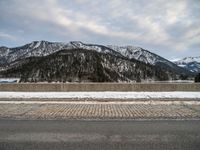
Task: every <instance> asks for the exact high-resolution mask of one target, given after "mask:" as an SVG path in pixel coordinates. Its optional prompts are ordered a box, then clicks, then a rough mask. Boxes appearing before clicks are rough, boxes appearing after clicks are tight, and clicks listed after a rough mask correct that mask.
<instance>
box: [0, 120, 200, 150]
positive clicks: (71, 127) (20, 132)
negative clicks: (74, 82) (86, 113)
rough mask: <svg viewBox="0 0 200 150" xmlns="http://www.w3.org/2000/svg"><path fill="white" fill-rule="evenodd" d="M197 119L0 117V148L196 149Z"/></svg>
mask: <svg viewBox="0 0 200 150" xmlns="http://www.w3.org/2000/svg"><path fill="white" fill-rule="evenodd" d="M199 147H200V120H188V121H180V120H179V121H176V120H157V121H156V120H152V121H150V120H149V121H136V120H135V121H120V120H119V121H117V120H112V121H106V120H104V121H94V120H85V121H84V120H82V121H81V120H24V121H22V120H0V150H11V149H12V150H23V149H24V150H36V149H37V150H51V149H53V150H58V149H67V150H79V149H80V150H82V149H85V150H104V149H108V150H122V149H123V150H124V149H130V150H133V149H134V150H137V149H140V150H165V149H166V150H199Z"/></svg>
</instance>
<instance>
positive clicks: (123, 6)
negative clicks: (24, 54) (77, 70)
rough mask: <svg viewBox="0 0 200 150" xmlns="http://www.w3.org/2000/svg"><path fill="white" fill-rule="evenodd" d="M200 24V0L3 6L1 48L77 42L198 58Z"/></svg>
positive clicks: (46, 1)
mask: <svg viewBox="0 0 200 150" xmlns="http://www.w3.org/2000/svg"><path fill="white" fill-rule="evenodd" d="M199 18H200V0H0V45H1V46H2V45H4V46H8V47H13V46H20V45H22V44H25V43H29V42H31V41H35V40H48V41H61V42H68V41H74V40H75V41H83V42H86V43H97V44H104V45H110V44H114V45H134V46H140V47H143V48H145V49H148V50H150V51H152V52H155V53H157V54H159V55H161V56H163V57H166V58H168V59H176V58H181V57H185V56H197V55H198V56H200V19H199Z"/></svg>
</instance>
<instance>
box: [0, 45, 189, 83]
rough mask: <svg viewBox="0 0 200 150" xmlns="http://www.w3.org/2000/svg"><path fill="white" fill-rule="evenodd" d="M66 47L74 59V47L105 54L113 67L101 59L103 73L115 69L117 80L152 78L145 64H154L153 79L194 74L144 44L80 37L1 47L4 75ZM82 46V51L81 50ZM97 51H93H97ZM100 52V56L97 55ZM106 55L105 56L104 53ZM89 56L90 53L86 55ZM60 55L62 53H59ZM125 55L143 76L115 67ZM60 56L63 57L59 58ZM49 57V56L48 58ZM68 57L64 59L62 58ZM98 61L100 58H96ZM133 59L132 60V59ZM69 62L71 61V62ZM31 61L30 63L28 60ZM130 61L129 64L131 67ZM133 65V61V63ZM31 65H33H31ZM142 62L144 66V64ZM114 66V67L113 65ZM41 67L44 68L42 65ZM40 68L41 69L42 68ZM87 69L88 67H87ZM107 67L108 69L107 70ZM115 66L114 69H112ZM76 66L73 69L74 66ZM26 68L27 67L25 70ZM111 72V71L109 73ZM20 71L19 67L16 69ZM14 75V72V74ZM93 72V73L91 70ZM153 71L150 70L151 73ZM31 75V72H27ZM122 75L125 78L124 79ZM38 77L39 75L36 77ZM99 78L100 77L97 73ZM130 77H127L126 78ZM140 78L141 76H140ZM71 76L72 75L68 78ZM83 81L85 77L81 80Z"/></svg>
mask: <svg viewBox="0 0 200 150" xmlns="http://www.w3.org/2000/svg"><path fill="white" fill-rule="evenodd" d="M63 50H64V51H65V53H66V52H67V51H68V52H69V53H70V55H68V54H67V59H71V60H74V59H76V58H74V56H73V55H75V53H73V50H74V51H76V52H77V53H78V52H80V53H81V52H83V51H85V52H84V53H82V54H83V55H85V56H87V55H86V54H85V53H90V52H91V55H92V56H95V57H99V58H102V59H103V58H104V59H106V60H107V61H108V64H107V65H108V66H109V65H111V64H112V65H111V66H112V67H108V68H106V67H105V66H103V65H105V64H104V63H103V62H104V61H103V60H101V61H100V62H101V63H102V64H101V65H102V66H103V67H102V66H101V65H99V66H101V67H100V69H101V71H103V72H104V73H105V74H104V73H102V75H103V76H106V74H107V75H108V76H109V78H110V79H111V78H112V77H111V74H112V73H113V72H115V73H114V74H115V75H114V76H118V77H117V78H116V79H115V80H114V81H115V82H117V81H118V80H120V81H123V80H124V81H126V82H129V81H131V80H134V81H136V80H137V81H141V80H146V79H149V80H151V79H150V78H149V76H148V75H146V72H145V70H142V69H141V68H145V67H144V66H146V67H147V68H148V66H152V68H151V67H150V68H151V69H150V70H151V71H149V72H151V73H153V72H154V75H151V78H152V80H154V77H155V80H157V79H161V80H163V79H166V80H167V79H169V80H170V79H177V78H179V76H181V75H184V76H190V75H192V73H191V72H189V71H187V70H186V69H184V68H181V67H179V66H177V65H176V64H174V63H172V62H170V61H168V60H167V59H165V58H163V57H161V56H159V55H156V54H155V53H152V52H150V51H148V50H145V49H143V48H140V47H134V46H121V47H120V46H104V45H98V44H85V43H83V42H81V41H71V42H69V43H63V42H48V41H33V42H31V43H28V44H25V45H23V46H20V47H15V48H7V47H1V48H0V58H1V60H2V61H0V66H1V70H2V71H3V73H4V75H5V71H8V72H9V70H13V68H14V69H17V68H18V69H19V68H20V67H21V66H23V65H24V64H25V66H26V64H27V63H28V62H29V58H30V59H32V58H35V60H36V61H38V60H40V58H46V57H48V56H49V58H51V55H54V54H55V55H56V54H58V55H59V54H60V53H59V52H60V51H63ZM78 50H80V51H78ZM93 52H94V53H95V54H94V53H93ZM97 54H98V56H97ZM104 55H105V56H104ZM106 55H109V56H110V55H111V56H112V59H111V57H110V58H107V57H106ZM76 56H77V57H79V55H78V54H76ZM55 57H56V56H55ZM87 57H89V56H87ZM57 58H58V59H59V56H58V57H57ZM119 58H120V59H123V61H122V60H121V61H122V62H124V61H125V60H126V61H125V62H126V63H124V64H126V65H127V64H129V65H130V66H131V64H132V63H133V62H134V63H135V65H136V64H137V65H136V66H140V67H141V68H140V69H139V68H137V70H140V71H139V72H141V73H142V72H143V73H142V74H145V75H144V76H143V75H141V76H140V73H139V72H137V73H138V75H136V74H134V73H133V72H132V71H131V70H129V72H132V75H133V74H134V75H133V78H132V77H130V76H127V74H128V73H127V72H126V71H125V70H124V71H123V72H124V73H125V74H126V75H125V76H123V75H120V74H121V73H120V72H119V70H120V68H117V69H116V68H115V65H116V66H117V67H121V68H123V67H122V66H120V65H117V64H118V62H117V61H114V60H115V59H119ZM60 59H61V58H60ZM81 60H82V59H80V60H77V62H79V63H77V64H79V65H76V67H77V68H82V66H81ZM88 60H89V61H91V60H92V59H89V58H88ZM49 61H50V60H49ZM63 61H65V60H63ZM95 61H97V60H95ZM95 61H94V63H96V64H98V63H97V62H95ZM129 61H130V62H132V63H129ZM113 62H114V63H115V65H114V64H113ZM59 63H60V65H62V62H59ZM68 63H70V62H68ZM29 64H30V63H29ZM86 64H87V65H88V64H89V65H90V66H91V67H93V68H95V66H94V64H93V62H90V63H86ZM129 65H128V68H129V67H130V66H129ZM132 65H133V64H132ZM31 66H32V65H31ZM142 66H143V67H142ZM41 67H43V68H46V67H45V66H41ZM69 68H70V67H69V66H67V68H66V69H69ZM88 68H89V66H88V67H87V69H88ZM114 68H115V69H114ZM155 68H159V69H160V70H161V72H162V73H161V74H162V75H163V77H161V76H159V75H155V72H156V69H155ZM40 69H42V68H40ZM40 69H39V70H40ZM87 69H86V70H87ZM105 69H106V70H107V71H105ZM113 69H114V70H113ZM132 69H133V70H135V68H134V67H133V66H132ZM32 70H34V68H32ZM72 70H73V69H72ZM94 70H95V69H94ZM52 71H54V72H55V68H52ZM73 71H74V72H76V71H75V70H73ZM25 72H26V71H25ZM60 72H61V73H62V75H63V76H65V75H64V73H63V72H62V71H60ZM110 72H112V73H111V74H110ZM164 72H165V75H164ZM1 73H2V72H0V75H1ZM16 73H17V71H16ZM33 74H35V72H33ZM7 75H8V76H10V75H9V74H7ZM12 75H14V74H12ZM90 75H91V74H90ZM149 75H150V74H149ZM28 76H30V75H28ZM28 76H27V78H28ZM120 76H123V80H121V78H120ZM136 76H140V77H136ZM142 76H143V77H142ZM34 78H36V77H34ZM96 78H98V77H96ZM109 78H108V79H109ZM125 78H127V79H125ZM139 78H140V79H139ZM108 79H106V81H108ZM67 80H69V79H67ZM81 81H82V80H81ZM109 81H112V80H109Z"/></svg>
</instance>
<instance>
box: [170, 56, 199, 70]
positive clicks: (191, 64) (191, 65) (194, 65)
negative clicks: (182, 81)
mask: <svg viewBox="0 0 200 150" xmlns="http://www.w3.org/2000/svg"><path fill="white" fill-rule="evenodd" d="M174 63H175V64H177V65H178V66H179V67H183V68H185V69H187V70H189V71H191V72H194V73H199V72H200V56H198V57H185V58H183V59H181V60H178V61H174Z"/></svg>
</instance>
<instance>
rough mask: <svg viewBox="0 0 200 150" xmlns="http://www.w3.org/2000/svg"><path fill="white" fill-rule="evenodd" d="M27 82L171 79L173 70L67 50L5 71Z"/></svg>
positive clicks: (95, 53) (27, 61)
mask: <svg viewBox="0 0 200 150" xmlns="http://www.w3.org/2000/svg"><path fill="white" fill-rule="evenodd" d="M1 75H2V76H3V77H5V76H6V77H20V78H21V81H23V82H27V81H29V82H35V81H37V82H38V81H50V82H52V81H60V82H66V81H67V82H74V81H76V82H140V81H143V80H168V79H169V77H171V76H172V75H174V74H173V73H171V74H170V73H166V71H164V70H162V69H160V68H157V67H154V66H152V65H149V64H145V63H143V62H140V61H137V60H130V59H127V58H125V57H121V56H114V55H112V54H109V53H108V54H105V53H99V52H97V51H94V50H86V49H64V50H61V51H58V52H55V53H54V54H51V55H48V56H45V57H29V58H26V59H24V60H23V61H20V63H18V65H17V66H15V67H12V68H9V69H7V70H4V71H2V72H1Z"/></svg>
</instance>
